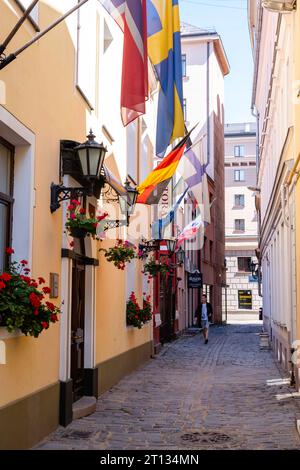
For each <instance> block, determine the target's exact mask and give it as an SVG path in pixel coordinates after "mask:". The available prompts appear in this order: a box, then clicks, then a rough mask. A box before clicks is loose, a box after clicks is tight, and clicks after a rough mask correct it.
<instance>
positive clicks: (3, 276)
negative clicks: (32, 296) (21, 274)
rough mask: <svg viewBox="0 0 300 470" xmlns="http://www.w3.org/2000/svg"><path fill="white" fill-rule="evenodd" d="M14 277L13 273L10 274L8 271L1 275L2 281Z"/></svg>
mask: <svg viewBox="0 0 300 470" xmlns="http://www.w3.org/2000/svg"><path fill="white" fill-rule="evenodd" d="M11 278H12V276H11V274H8V273H3V274H1V275H0V279H1V280H2V281H10V280H11Z"/></svg>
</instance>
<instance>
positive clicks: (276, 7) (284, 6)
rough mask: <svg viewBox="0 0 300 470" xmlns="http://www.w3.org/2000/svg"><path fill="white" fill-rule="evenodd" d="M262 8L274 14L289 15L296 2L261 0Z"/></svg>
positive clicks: (293, 0) (288, 0) (289, 0)
mask: <svg viewBox="0 0 300 470" xmlns="http://www.w3.org/2000/svg"><path fill="white" fill-rule="evenodd" d="M262 6H263V7H264V8H265V9H266V10H268V11H274V12H276V13H291V12H292V11H293V10H295V8H296V0H286V1H284V0H262Z"/></svg>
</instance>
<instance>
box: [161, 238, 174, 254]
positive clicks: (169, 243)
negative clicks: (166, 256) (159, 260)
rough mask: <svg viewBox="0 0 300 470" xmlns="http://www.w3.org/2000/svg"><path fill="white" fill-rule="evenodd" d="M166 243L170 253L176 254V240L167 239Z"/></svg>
mask: <svg viewBox="0 0 300 470" xmlns="http://www.w3.org/2000/svg"><path fill="white" fill-rule="evenodd" d="M164 241H165V242H166V243H167V248H168V251H169V253H174V251H175V246H176V240H175V239H174V238H165V240H164Z"/></svg>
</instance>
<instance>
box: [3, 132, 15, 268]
mask: <svg viewBox="0 0 300 470" xmlns="http://www.w3.org/2000/svg"><path fill="white" fill-rule="evenodd" d="M13 154H14V152H13V147H12V146H10V145H9V144H8V143H7V142H4V141H3V140H2V139H0V272H1V271H3V269H4V268H5V267H6V265H7V261H8V260H7V256H6V254H5V248H7V247H8V246H10V244H11V233H12V224H11V220H12V205H13V198H12V192H13V187H12V184H13Z"/></svg>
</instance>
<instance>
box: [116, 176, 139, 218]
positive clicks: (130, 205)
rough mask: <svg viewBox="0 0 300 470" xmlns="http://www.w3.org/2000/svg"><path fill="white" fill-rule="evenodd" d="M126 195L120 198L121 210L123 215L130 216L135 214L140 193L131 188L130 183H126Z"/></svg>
mask: <svg viewBox="0 0 300 470" xmlns="http://www.w3.org/2000/svg"><path fill="white" fill-rule="evenodd" d="M125 188H126V195H124V196H123V195H122V196H121V195H120V196H119V204H120V210H121V213H122V214H123V215H126V216H130V215H132V214H133V212H134V208H135V204H136V200H137V198H138V195H139V193H138V191H137V189H136V188H133V187H132V186H130V184H129V181H128V180H126V182H125Z"/></svg>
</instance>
